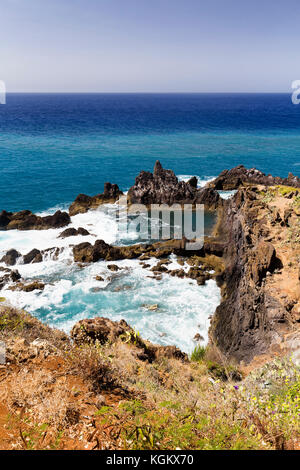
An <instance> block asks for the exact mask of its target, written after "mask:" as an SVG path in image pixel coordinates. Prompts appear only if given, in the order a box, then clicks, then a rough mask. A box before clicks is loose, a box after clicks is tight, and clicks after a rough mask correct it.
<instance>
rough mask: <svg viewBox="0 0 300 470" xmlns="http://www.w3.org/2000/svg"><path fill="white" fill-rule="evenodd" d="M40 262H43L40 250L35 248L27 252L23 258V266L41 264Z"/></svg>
mask: <svg viewBox="0 0 300 470" xmlns="http://www.w3.org/2000/svg"><path fill="white" fill-rule="evenodd" d="M42 261H43V256H42V253H41V252H40V250H37V249H36V248H34V249H33V250H31V251H29V253H27V254H26V255H24V256H23V263H24V264H30V263H41V262H42Z"/></svg>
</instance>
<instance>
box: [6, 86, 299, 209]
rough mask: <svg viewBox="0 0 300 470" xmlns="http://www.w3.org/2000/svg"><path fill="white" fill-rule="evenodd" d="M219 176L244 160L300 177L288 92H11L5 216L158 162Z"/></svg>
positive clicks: (127, 179) (295, 116) (92, 190)
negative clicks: (290, 172) (8, 211)
mask: <svg viewBox="0 0 300 470" xmlns="http://www.w3.org/2000/svg"><path fill="white" fill-rule="evenodd" d="M157 159H160V160H161V162H162V164H163V166H164V167H166V168H171V169H173V170H174V171H175V172H176V174H181V175H193V174H195V175H198V176H199V177H200V179H202V178H203V179H207V178H209V177H213V176H217V175H218V173H220V171H222V170H223V169H224V168H231V167H233V166H235V165H237V164H240V163H242V164H244V165H245V166H247V167H252V166H256V167H257V168H258V169H260V170H262V171H265V172H267V173H268V172H270V173H272V174H274V175H279V176H286V175H287V173H288V172H289V171H292V172H293V173H294V174H296V175H298V176H299V174H300V106H295V105H293V104H292V103H291V98H290V95H287V94H9V95H8V96H7V104H6V105H1V106H0V164H1V166H0V210H1V209H7V210H21V209H31V210H33V211H41V210H46V209H48V208H50V207H54V206H57V205H61V204H64V203H69V202H71V201H72V200H74V198H75V197H76V196H77V194H78V193H82V192H83V193H86V194H91V195H93V194H96V193H99V192H102V189H103V184H104V182H106V181H111V182H113V183H118V184H119V186H120V187H121V189H123V190H126V189H128V188H129V187H130V186H131V185H132V184H133V182H134V178H135V176H136V175H137V174H138V173H139V171H140V170H142V169H143V170H152V168H153V165H154V162H155V160H157Z"/></svg>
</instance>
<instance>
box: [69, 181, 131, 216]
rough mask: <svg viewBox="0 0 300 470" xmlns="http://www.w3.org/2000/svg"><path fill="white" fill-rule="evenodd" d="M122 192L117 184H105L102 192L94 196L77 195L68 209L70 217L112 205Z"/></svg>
mask: <svg viewBox="0 0 300 470" xmlns="http://www.w3.org/2000/svg"><path fill="white" fill-rule="evenodd" d="M122 194H123V193H122V191H121V190H120V189H119V186H118V185H117V184H111V183H105V184H104V191H103V193H101V194H97V195H96V196H87V195H86V194H79V195H78V196H77V197H76V199H75V201H74V202H72V204H71V205H70V207H69V214H70V216H71V217H72V216H74V215H76V214H83V213H85V212H87V211H88V210H89V209H96V208H97V207H99V206H100V205H101V204H105V203H106V204H108V203H113V202H115V201H117V200H118V199H119V197H120V196H121V195H122Z"/></svg>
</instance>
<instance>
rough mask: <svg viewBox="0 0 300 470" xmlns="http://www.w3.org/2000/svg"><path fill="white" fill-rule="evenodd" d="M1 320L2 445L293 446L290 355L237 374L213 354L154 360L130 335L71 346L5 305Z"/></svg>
mask: <svg viewBox="0 0 300 470" xmlns="http://www.w3.org/2000/svg"><path fill="white" fill-rule="evenodd" d="M0 318H1V333H0V340H2V341H5V343H6V345H7V360H8V363H7V364H6V366H4V367H2V369H1V371H0V373H1V378H0V380H1V381H0V395H1V403H2V406H1V408H0V448H14V449H70V448H72V449H75V448H76V449H158V450H161V449H177V448H179V449H205V450H206V449H287V448H299V432H300V429H299V397H300V373H299V369H298V368H297V367H296V366H295V365H294V364H293V362H292V361H291V360H290V359H289V358H285V359H276V360H273V361H272V362H270V363H268V364H265V365H264V366H263V367H261V368H259V369H257V370H255V371H253V372H251V373H250V374H249V375H248V376H247V377H244V378H243V377H241V374H240V373H239V372H238V370H237V369H236V367H235V366H233V365H231V364H228V363H227V361H225V360H224V359H223V358H222V357H221V356H220V355H219V353H217V352H216V351H214V350H213V349H212V348H210V349H208V350H204V349H203V348H197V349H196V350H195V351H194V353H193V354H192V357H191V359H192V360H189V361H183V360H178V359H175V358H172V357H171V358H167V357H159V358H156V359H155V360H153V361H152V362H151V361H148V360H141V359H139V352H140V349H139V347H138V345H137V343H136V341H135V340H134V336H132V340H130V341H127V339H126V338H123V337H122V336H121V337H119V338H118V339H117V340H116V341H114V342H112V341H110V342H106V343H105V344H100V343H99V342H97V341H96V342H95V343H93V342H90V343H87V344H82V345H80V346H78V345H77V346H76V345H74V344H72V343H71V342H70V341H69V340H68V339H66V338H65V339H63V337H62V335H61V333H59V332H57V331H55V330H51V331H52V333H51V334H50V329H48V327H46V326H43V325H41V324H40V323H39V322H38V321H37V320H36V319H34V318H32V317H31V316H30V315H27V314H26V313H24V312H18V311H17V310H15V309H11V308H8V307H5V306H2V307H1V310H0ZM46 329H48V330H47V340H46V339H45V337H46ZM41 337H42V338H44V339H42V340H41ZM141 341H142V340H141ZM220 372H221V373H220ZM233 372H234V373H233ZM234 379H239V380H238V381H237V380H234ZM241 379H242V380H241Z"/></svg>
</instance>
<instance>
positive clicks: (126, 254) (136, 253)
mask: <svg viewBox="0 0 300 470" xmlns="http://www.w3.org/2000/svg"><path fill="white" fill-rule="evenodd" d="M186 242H187V241H186V240H184V239H181V240H167V241H163V242H156V243H152V244H143V243H141V244H137V245H130V246H112V245H109V244H107V243H105V242H104V241H103V240H97V241H96V242H95V244H94V245H92V244H91V243H87V242H86V243H85V242H84V243H80V244H79V245H75V246H74V247H73V255H74V261H75V262H77V263H95V262H97V261H99V260H101V259H102V260H106V261H117V260H122V259H137V258H140V259H148V258H149V257H154V258H165V257H167V256H169V255H171V254H172V253H174V254H176V255H186V256H192V255H193V254H195V253H196V254H198V255H201V254H202V255H204V253H205V250H206V243H204V247H203V248H201V249H200V250H196V251H191V250H186V249H185V246H186ZM207 246H208V250H209V252H210V253H211V250H212V248H211V243H210V242H207ZM219 249H220V248H219V246H218V250H219Z"/></svg>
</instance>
